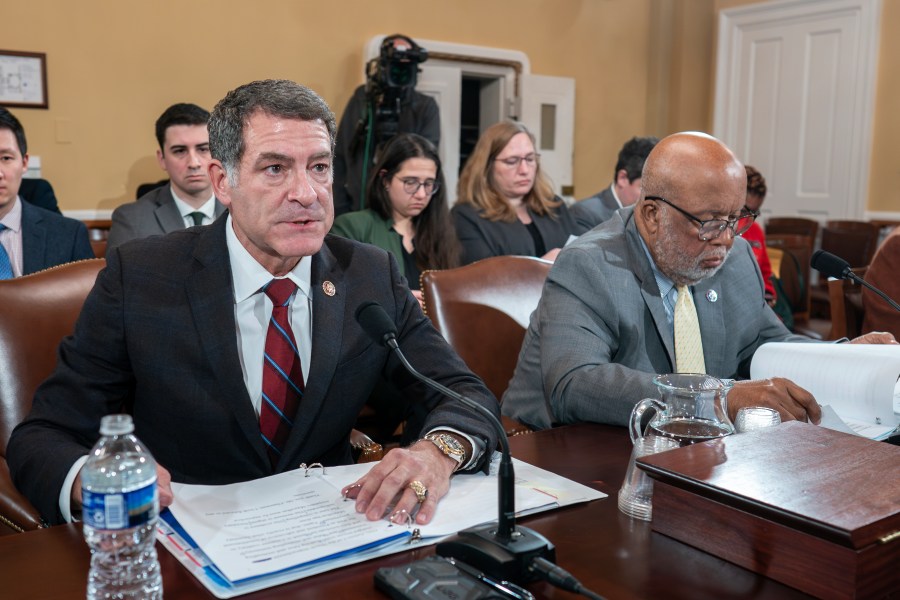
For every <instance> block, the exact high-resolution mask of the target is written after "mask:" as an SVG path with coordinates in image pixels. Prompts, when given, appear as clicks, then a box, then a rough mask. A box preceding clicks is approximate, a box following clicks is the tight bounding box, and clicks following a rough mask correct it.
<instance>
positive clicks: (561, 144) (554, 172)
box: [520, 74, 575, 202]
mask: <svg viewBox="0 0 900 600" xmlns="http://www.w3.org/2000/svg"><path fill="white" fill-rule="evenodd" d="M521 106H522V111H521V117H520V119H521V121H522V122H523V123H524V124H525V126H526V127H528V129H530V130H531V132H532V133H534V137H535V138H537V151H538V153H540V155H541V169H543V171H544V172H545V173H547V174H548V175H549V176H550V178H551V179H552V180H553V189H554V191H555V192H556V193H557V194H559V195H560V196H563V197H567V198H566V199H567V201H569V202H571V201H572V200H573V198H571V195H572V191H571V190H572V160H573V153H574V133H575V80H574V79H571V78H569V77H549V76H547V75H528V74H523V75H522V96H521Z"/></svg>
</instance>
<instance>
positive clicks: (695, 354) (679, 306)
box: [675, 285, 706, 373]
mask: <svg viewBox="0 0 900 600" xmlns="http://www.w3.org/2000/svg"><path fill="white" fill-rule="evenodd" d="M675 370H676V372H678V373H706V363H705V362H704V361H703V341H702V340H701V339H700V322H699V321H698V320H697V309H696V308H695V307H694V299H693V298H692V297H691V290H690V289H688V287H687V286H686V285H679V286H678V300H677V301H676V302H675Z"/></svg>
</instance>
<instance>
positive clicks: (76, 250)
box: [19, 198, 94, 275]
mask: <svg viewBox="0 0 900 600" xmlns="http://www.w3.org/2000/svg"><path fill="white" fill-rule="evenodd" d="M19 201H20V202H21V198H20V199H19ZM86 258H94V251H93V249H92V248H91V242H90V240H89V239H88V232H87V227H85V225H84V223H82V222H81V221H78V220H77V219H70V218H69V217H64V216H62V215H59V214H56V213H54V212H50V211H49V210H44V209H43V208H38V207H37V206H34V205H33V204H30V203H28V202H22V274H23V275H28V274H29V273H37V272H38V271H43V270H44V269H49V268H50V267H55V266H56V265H61V264H63V263H67V262H72V261H75V260H84V259H86Z"/></svg>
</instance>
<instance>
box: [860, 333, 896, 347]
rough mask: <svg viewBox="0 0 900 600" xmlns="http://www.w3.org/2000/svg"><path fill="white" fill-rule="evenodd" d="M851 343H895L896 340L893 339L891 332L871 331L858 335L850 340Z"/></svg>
mask: <svg viewBox="0 0 900 600" xmlns="http://www.w3.org/2000/svg"><path fill="white" fill-rule="evenodd" d="M850 343H851V344H896V343H897V340H896V339H894V336H893V334H891V333H888V332H886V331H872V332H869V333H866V334H863V335H861V336H859V337H858V338H853V339H852V340H850Z"/></svg>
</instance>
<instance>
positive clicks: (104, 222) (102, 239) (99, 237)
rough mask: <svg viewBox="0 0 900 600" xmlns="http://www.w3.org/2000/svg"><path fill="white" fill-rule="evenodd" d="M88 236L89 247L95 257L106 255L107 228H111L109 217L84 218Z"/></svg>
mask: <svg viewBox="0 0 900 600" xmlns="http://www.w3.org/2000/svg"><path fill="white" fill-rule="evenodd" d="M84 224H85V225H86V226H87V230H88V238H89V239H90V240H91V249H92V250H93V251H94V256H96V257H97V258H105V257H106V241H107V239H108V238H109V230H110V228H112V221H111V220H110V219H93V220H90V219H89V220H85V221H84Z"/></svg>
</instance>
